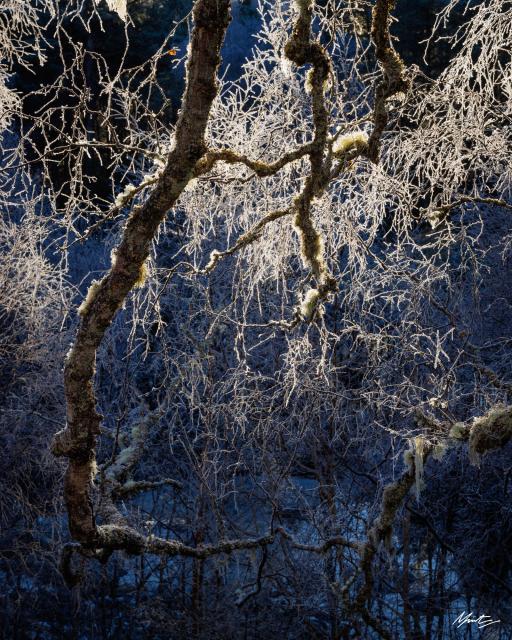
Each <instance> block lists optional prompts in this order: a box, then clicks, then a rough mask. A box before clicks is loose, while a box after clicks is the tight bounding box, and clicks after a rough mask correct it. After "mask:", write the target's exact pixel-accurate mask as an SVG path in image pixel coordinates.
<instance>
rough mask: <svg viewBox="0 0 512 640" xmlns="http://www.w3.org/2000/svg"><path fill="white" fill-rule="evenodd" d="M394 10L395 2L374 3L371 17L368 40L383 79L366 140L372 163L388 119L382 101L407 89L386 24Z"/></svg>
mask: <svg viewBox="0 0 512 640" xmlns="http://www.w3.org/2000/svg"><path fill="white" fill-rule="evenodd" d="M394 8H395V0H377V2H376V4H375V7H374V8H373V14H372V41H373V44H374V46H375V55H376V57H377V60H378V61H379V62H380V64H381V67H382V71H383V78H382V80H381V81H380V82H379V83H378V85H377V87H376V89H375V106H374V109H373V122H374V128H373V131H372V134H371V136H370V139H369V141H368V157H369V159H370V160H371V161H372V162H378V160H379V153H380V144H381V138H382V133H383V132H384V130H385V128H386V126H387V124H388V120H389V114H388V109H387V105H386V102H387V101H388V100H389V98H391V97H392V96H394V95H396V94H397V93H400V92H405V91H407V90H408V89H409V81H408V80H407V79H406V77H405V67H404V64H403V62H402V60H401V59H400V56H399V55H398V53H397V52H396V51H395V50H394V48H393V45H392V43H391V34H390V32H389V24H390V21H391V11H392V10H393V9H394Z"/></svg>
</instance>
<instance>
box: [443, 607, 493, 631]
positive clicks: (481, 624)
mask: <svg viewBox="0 0 512 640" xmlns="http://www.w3.org/2000/svg"><path fill="white" fill-rule="evenodd" d="M499 622H500V620H491V616H486V615H481V616H478V617H476V616H474V615H473V612H472V611H470V612H469V613H466V612H465V611H463V612H462V613H461V614H460V616H459V617H458V618H456V619H455V620H454V622H453V623H452V626H454V625H457V628H458V627H462V625H464V624H476V625H478V629H484V628H485V627H489V626H490V625H491V624H498V623H499Z"/></svg>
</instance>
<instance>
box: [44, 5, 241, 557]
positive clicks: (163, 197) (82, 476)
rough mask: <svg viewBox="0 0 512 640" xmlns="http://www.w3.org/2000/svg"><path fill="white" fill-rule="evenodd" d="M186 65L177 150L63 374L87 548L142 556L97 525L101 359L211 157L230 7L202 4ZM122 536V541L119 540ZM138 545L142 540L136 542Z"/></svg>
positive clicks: (129, 231) (128, 538)
mask: <svg viewBox="0 0 512 640" xmlns="http://www.w3.org/2000/svg"><path fill="white" fill-rule="evenodd" d="M193 16H194V30H193V33H192V39H191V49H190V51H191V53H190V57H189V60H188V64H187V84H186V88H185V95H184V98H183V103H182V109H181V112H180V116H179V119H178V123H177V126H176V136H175V145H174V148H173V150H172V151H171V152H170V154H169V156H168V159H167V164H166V167H165V169H164V170H163V172H162V175H161V177H160V179H159V181H158V183H157V184H156V186H155V188H154V190H153V192H152V193H151V195H150V196H149V198H148V200H147V201H146V203H145V204H144V205H143V206H141V207H135V208H134V209H133V211H132V213H131V215H130V217H129V219H128V222H127V224H126V227H125V230H124V233H123V237H122V240H121V243H120V245H119V247H118V248H117V251H116V256H115V260H114V262H113V264H112V267H111V269H110V271H109V273H108V274H107V275H106V276H105V277H104V278H103V279H102V280H101V281H100V282H99V283H95V284H94V286H92V287H91V289H90V291H89V293H88V296H87V299H86V302H85V304H84V305H82V308H81V322H80V327H79V329H78V333H77V336H76V340H75V343H74V345H73V348H72V349H71V351H70V353H69V355H68V357H67V360H66V363H65V368H64V384H65V393H66V402H67V426H66V428H65V429H64V430H63V431H60V432H59V433H57V434H56V435H55V439H54V443H53V452H54V453H55V455H58V456H64V457H67V458H68V460H69V465H68V469H67V472H66V478H65V486H64V495H65V501H66V507H67V511H68V517H69V528H70V532H71V535H72V537H73V538H74V539H75V540H77V541H78V542H80V543H82V545H84V546H90V547H99V548H101V547H105V546H106V547H109V548H123V547H124V545H123V543H126V546H127V547H135V548H137V547H138V546H139V545H140V543H141V542H140V540H139V539H137V540H135V539H134V536H133V535H132V534H130V535H128V534H126V535H124V536H123V535H121V533H120V530H119V529H120V528H116V527H114V528H111V529H109V530H107V529H106V528H105V527H101V528H99V527H98V526H97V525H96V522H95V518H94V513H93V507H92V502H91V498H90V482H91V475H92V473H93V469H94V465H95V448H96V439H97V436H98V435H99V433H100V425H101V419H102V416H101V415H100V414H99V413H98V411H97V410H96V396H95V391H94V374H95V364H96V352H97V349H98V347H99V345H100V344H101V341H102V340H103V337H104V335H105V332H106V331H107V329H108V328H109V326H110V324H111V323H112V320H113V318H114V316H115V314H116V312H117V310H118V309H119V308H120V307H121V306H122V304H123V302H124V300H125V299H126V297H127V296H128V294H129V292H130V290H131V289H132V288H133V286H134V285H135V284H136V282H137V281H138V279H139V277H140V274H141V272H142V271H143V268H144V263H145V260H146V259H147V257H148V255H149V250H150V244H151V241H152V240H153V238H154V237H155V234H156V232H157V229H158V227H159V225H160V223H161V222H162V221H163V219H164V217H165V215H166V214H167V212H168V211H169V209H170V208H171V207H173V206H174V204H175V203H176V201H177V199H178V197H179V196H180V194H181V193H182V191H183V189H184V188H185V186H186V185H187V183H188V182H189V180H190V179H191V178H192V176H193V172H194V168H195V166H196V164H197V162H198V161H199V160H200V159H201V158H202V156H203V155H204V154H205V152H206V145H205V139H204V135H205V129H206V125H207V122H208V117H209V114H210V108H211V105H212V101H213V100H214V98H215V96H216V95H217V90H218V85H217V77H216V74H217V69H218V67H219V64H220V48H221V45H222V41H223V38H224V34H225V32H226V29H227V26H228V23H229V20H230V2H229V0H197V1H196V3H195V6H194V12H193ZM116 532H117V535H118V536H119V540H117V541H116V540H114V539H113V538H114V537H115V535H116ZM135 537H136V536H135Z"/></svg>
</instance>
